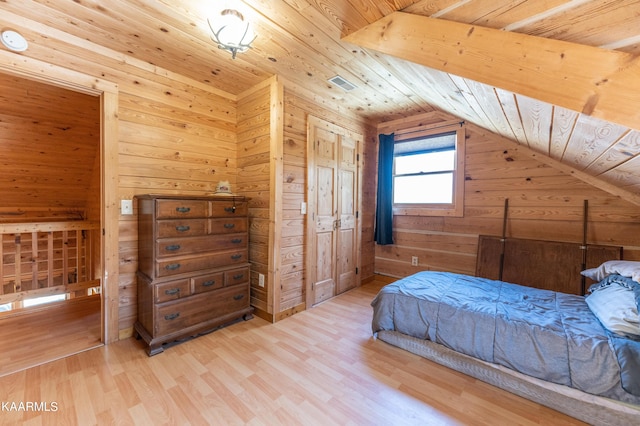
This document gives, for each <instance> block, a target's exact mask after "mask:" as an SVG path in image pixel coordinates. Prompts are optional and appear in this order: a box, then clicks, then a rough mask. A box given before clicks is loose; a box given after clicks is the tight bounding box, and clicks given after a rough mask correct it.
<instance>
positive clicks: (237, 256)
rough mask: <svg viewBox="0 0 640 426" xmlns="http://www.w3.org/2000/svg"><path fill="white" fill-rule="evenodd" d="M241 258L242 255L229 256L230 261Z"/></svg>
mask: <svg viewBox="0 0 640 426" xmlns="http://www.w3.org/2000/svg"><path fill="white" fill-rule="evenodd" d="M241 257H242V255H241V254H232V255H231V259H233V260H238V259H240V258H241Z"/></svg>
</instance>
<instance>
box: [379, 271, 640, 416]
mask: <svg viewBox="0 0 640 426" xmlns="http://www.w3.org/2000/svg"><path fill="white" fill-rule="evenodd" d="M372 306H373V308H374V313H373V322H372V328H373V332H374V333H377V332H378V331H380V330H394V331H398V332H400V333H403V334H407V335H409V336H413V337H416V338H419V339H428V340H431V341H433V342H437V343H440V344H442V345H444V346H446V347H448V348H450V349H453V350H455V351H458V352H461V353H464V354H467V355H470V356H473V357H475V358H479V359H481V360H484V361H487V362H491V363H494V364H499V365H502V366H505V367H508V368H510V369H512V370H516V371H519V372H521V373H524V374H527V375H529V376H533V377H536V378H539V379H543V380H546V381H549V382H553V383H558V384H562V385H566V386H570V387H573V388H576V389H579V390H581V391H584V392H587V393H591V394H594V395H599V396H604V397H608V398H612V399H616V400H619V401H624V402H629V403H632V404H638V405H640V394H635V395H634V394H633V393H630V392H629V390H630V391H631V392H633V389H638V383H637V381H638V371H632V370H633V369H632V366H631V365H632V364H633V363H634V362H635V363H636V364H637V363H638V360H640V348H639V347H638V346H639V345H637V344H636V345H633V343H637V342H633V341H629V342H630V343H632V344H630V345H627V344H626V343H627V342H626V341H627V340H628V339H623V341H619V342H616V344H617V345H618V346H619V345H621V344H622V345H623V346H625V351H626V352H625V354H626V355H625V356H626V357H627V358H628V359H630V360H631V362H630V363H628V362H625V363H623V365H622V367H621V364H620V363H619V361H618V359H617V356H616V352H620V351H615V350H614V349H613V348H614V340H615V339H613V338H611V336H610V335H609V334H608V333H607V331H606V329H605V328H604V327H603V326H602V325H601V324H600V322H599V321H598V319H597V318H596V317H595V316H594V315H593V313H592V312H591V310H590V309H589V307H588V306H587V304H586V302H585V299H584V297H582V296H577V295H570V294H564V293H556V292H552V291H547V290H540V289H536V288H531V287H524V286H520V285H516V284H510V283H505V282H502V281H493V280H489V279H484V278H478V277H472V276H467V275H459V274H453V273H446V272H419V273H417V274H415V275H412V276H410V277H407V278H404V279H402V280H399V281H397V282H395V283H392V284H389V285H387V286H386V287H384V288H383V289H382V290H380V292H379V294H378V295H377V296H376V298H375V299H374V300H373V302H372ZM622 361H625V360H621V362H622ZM626 365H629V367H626ZM636 368H637V365H636ZM622 378H624V380H625V382H624V383H623V379H622ZM625 388H626V389H627V390H625Z"/></svg>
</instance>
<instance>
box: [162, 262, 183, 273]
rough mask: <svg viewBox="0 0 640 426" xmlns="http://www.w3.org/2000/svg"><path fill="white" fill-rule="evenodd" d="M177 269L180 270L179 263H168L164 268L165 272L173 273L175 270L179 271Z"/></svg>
mask: <svg viewBox="0 0 640 426" xmlns="http://www.w3.org/2000/svg"><path fill="white" fill-rule="evenodd" d="M179 268H180V264H179V263H170V264H168V265H167V266H165V267H164V269H166V270H167V271H175V270H176V269H179Z"/></svg>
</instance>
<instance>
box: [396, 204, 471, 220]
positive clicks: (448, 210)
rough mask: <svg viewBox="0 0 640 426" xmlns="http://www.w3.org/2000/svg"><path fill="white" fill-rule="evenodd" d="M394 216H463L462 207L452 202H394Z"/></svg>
mask: <svg viewBox="0 0 640 426" xmlns="http://www.w3.org/2000/svg"><path fill="white" fill-rule="evenodd" d="M393 215H394V216H448V217H463V216H464V209H463V208H462V207H458V208H456V206H455V205H453V204H442V205H434V204H395V205H394V206H393Z"/></svg>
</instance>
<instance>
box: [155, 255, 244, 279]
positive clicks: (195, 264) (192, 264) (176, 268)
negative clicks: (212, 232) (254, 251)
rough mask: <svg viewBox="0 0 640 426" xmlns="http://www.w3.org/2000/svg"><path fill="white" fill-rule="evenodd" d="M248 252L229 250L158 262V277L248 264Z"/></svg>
mask: <svg viewBox="0 0 640 426" xmlns="http://www.w3.org/2000/svg"><path fill="white" fill-rule="evenodd" d="M247 257H248V250H247V249H246V248H245V249H243V250H229V251H224V252H220V253H211V254H209V253H208V254H205V255H201V256H193V257H181V258H171V259H166V260H158V262H157V264H156V276H157V277H167V276H171V275H177V274H183V273H185V272H194V271H199V270H202V269H210V268H218V267H221V266H231V265H234V264H240V263H247V261H248V260H247Z"/></svg>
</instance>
